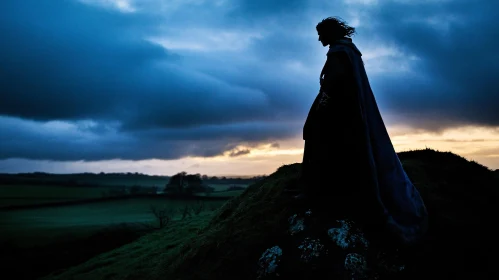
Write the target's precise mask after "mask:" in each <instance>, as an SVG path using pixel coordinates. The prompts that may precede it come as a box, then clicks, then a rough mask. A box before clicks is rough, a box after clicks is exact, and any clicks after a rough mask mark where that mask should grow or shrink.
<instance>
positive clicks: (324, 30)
mask: <svg viewBox="0 0 499 280" xmlns="http://www.w3.org/2000/svg"><path fill="white" fill-rule="evenodd" d="M315 28H316V29H317V32H318V33H319V34H324V35H326V34H327V35H329V36H332V37H333V38H334V39H338V38H342V37H351V36H352V35H353V34H354V33H355V28H354V27H351V26H349V25H348V24H347V23H346V22H345V21H344V20H342V19H340V18H339V17H328V18H325V19H323V20H322V21H321V22H319V23H318V24H317V26H316V27H315Z"/></svg>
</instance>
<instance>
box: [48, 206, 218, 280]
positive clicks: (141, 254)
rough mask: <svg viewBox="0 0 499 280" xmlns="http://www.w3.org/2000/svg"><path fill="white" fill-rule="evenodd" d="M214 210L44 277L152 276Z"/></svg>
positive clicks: (204, 222) (109, 277)
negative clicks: (163, 261)
mask: <svg viewBox="0 0 499 280" xmlns="http://www.w3.org/2000/svg"><path fill="white" fill-rule="evenodd" d="M212 217H213V213H204V214H201V215H199V216H196V217H193V218H190V219H186V220H182V221H175V222H173V223H172V224H171V225H170V226H168V227H167V228H164V229H162V230H160V231H157V232H154V233H151V234H148V235H146V236H143V237H141V238H140V239H138V240H136V241H135V242H133V243H130V244H127V245H124V246H122V247H120V248H118V249H115V250H112V251H110V252H106V253H103V254H100V255H99V256H97V257H94V258H92V259H91V260H89V261H87V262H84V263H83V264H81V265H78V266H76V267H74V268H70V269H67V270H61V271H58V272H57V273H53V274H51V275H48V276H46V277H44V278H42V279H45V280H48V279H52V280H57V279H61V280H62V279H64V280H66V279H74V280H79V279H117V278H119V279H149V277H150V275H151V272H153V271H155V269H156V268H157V266H158V265H160V264H161V263H162V260H165V259H171V258H172V257H175V256H176V255H177V254H178V253H179V252H180V249H181V248H182V245H183V244H185V243H188V242H190V241H191V240H193V239H195V238H196V237H197V234H198V232H199V230H201V229H203V228H204V227H205V226H206V225H208V223H209V221H210V220H211V218H212Z"/></svg>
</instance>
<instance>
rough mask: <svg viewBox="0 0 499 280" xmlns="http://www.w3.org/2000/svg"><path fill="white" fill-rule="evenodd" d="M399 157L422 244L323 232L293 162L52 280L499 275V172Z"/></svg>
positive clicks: (424, 155)
mask: <svg viewBox="0 0 499 280" xmlns="http://www.w3.org/2000/svg"><path fill="white" fill-rule="evenodd" d="M398 155H399V158H400V160H401V162H402V163H403V166H404V169H405V170H406V172H407V174H408V176H409V177H410V178H411V180H412V181H413V183H414V185H415V186H416V187H417V188H418V190H419V191H420V193H421V195H422V196H423V198H424V200H425V203H426V205H427V208H428V212H429V215H430V232H429V233H428V237H427V239H426V240H424V242H423V243H422V244H421V245H420V246H418V247H417V248H412V249H410V250H406V251H404V250H402V251H398V250H396V248H388V247H387V248H384V247H382V246H383V245H379V244H377V243H376V241H375V240H365V238H364V236H363V234H362V232H361V231H360V230H359V229H358V228H357V227H356V226H355V224H354V223H351V222H350V221H343V220H338V221H336V220H334V219H332V220H331V221H327V227H328V228H331V229H330V230H328V231H327V232H326V231H324V232H323V233H316V232H314V229H317V228H320V227H319V226H316V225H317V223H316V221H317V220H325V219H326V220H327V219H328V215H319V214H317V213H315V212H314V210H313V205H311V206H310V205H307V206H306V207H304V206H303V205H297V204H295V203H294V202H293V201H291V199H290V198H289V197H287V196H285V195H283V194H282V190H283V188H284V187H285V186H287V185H288V184H293V183H294V182H296V180H297V179H298V176H299V173H300V168H301V166H300V164H291V165H284V166H282V167H280V168H279V169H278V170H277V171H276V172H275V173H273V174H271V175H270V176H268V177H266V178H265V179H263V180H260V181H258V182H256V183H254V184H252V185H251V186H250V187H248V189H247V190H246V191H245V192H244V193H243V194H242V195H240V196H238V197H235V198H233V199H231V200H230V201H228V202H227V203H226V204H225V205H224V206H223V207H222V208H221V209H220V210H218V212H217V213H216V214H215V215H214V216H213V217H212V218H210V220H207V221H205V222H199V221H197V222H196V224H195V225H196V226H193V225H194V224H189V225H182V224H180V223H178V224H176V225H172V227H169V228H167V229H165V230H163V231H159V232H156V233H154V234H153V235H150V236H145V237H143V238H141V239H139V240H138V241H136V242H134V243H131V244H129V245H126V246H124V247H122V248H119V249H117V250H114V251H111V252H109V253H106V254H103V255H100V256H98V257H96V258H94V259H92V260H90V261H88V262H86V263H84V264H82V265H80V266H76V267H74V268H70V269H68V270H66V271H60V272H58V273H57V274H58V275H52V277H48V278H47V279H96V280H97V279H182V280H193V279H255V278H257V277H258V276H260V277H261V278H263V279H273V278H276V277H277V278H280V279H289V278H288V277H289V276H300V274H301V277H302V278H303V277H305V279H316V277H315V275H316V274H320V273H324V272H327V273H328V274H329V275H330V276H339V277H340V279H342V278H345V279H346V278H349V279H351V278H352V277H354V278H355V279H361V278H363V277H368V278H374V277H376V278H379V279H423V278H430V277H435V278H436V279H437V278H440V279H453V278H458V277H459V278H476V279H478V278H497V277H498V276H499V273H498V272H497V271H496V269H495V263H496V261H497V257H496V255H497V248H498V245H499V243H498V241H497V234H498V233H499V232H498V230H497V229H495V228H496V226H495V220H496V213H498V210H499V205H498V204H497V201H498V198H499V193H498V191H499V189H498V187H499V179H498V178H497V175H496V174H497V173H496V172H494V171H492V170H489V169H488V168H487V167H485V166H482V165H480V164H478V163H476V162H473V161H468V160H466V159H465V158H463V157H460V156H458V155H455V154H453V153H450V152H439V151H435V150H432V149H425V150H416V151H408V152H402V153H399V154H398ZM341 181H342V180H341V178H331V182H328V183H329V184H330V185H331V186H335V185H336V182H341ZM331 215H333V214H331ZM183 223H187V222H183ZM192 223H194V222H192ZM320 229H321V230H322V228H320ZM321 234H322V235H321ZM323 236H324V238H322V237H323ZM316 237H317V238H316ZM319 237H321V238H322V239H321V240H322V243H321V244H319V243H317V242H315V243H314V241H316V240H319ZM328 237H329V240H326V239H327V238H328ZM307 242H308V243H307ZM296 259H300V260H301V262H300V261H297V260H296ZM366 259H367V260H368V264H367V265H366ZM319 272H320V273H319ZM276 274H279V275H280V276H277V275H276ZM317 277H318V276H317Z"/></svg>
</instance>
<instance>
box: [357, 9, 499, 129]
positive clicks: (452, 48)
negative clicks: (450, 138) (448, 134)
mask: <svg viewBox="0 0 499 280" xmlns="http://www.w3.org/2000/svg"><path fill="white" fill-rule="evenodd" d="M382 3H383V4H381V5H380V6H377V7H375V8H373V9H372V11H371V12H370V13H369V18H368V19H366V22H369V24H366V25H367V27H369V29H364V30H365V31H367V30H370V31H371V32H373V33H379V35H378V36H381V37H383V38H384V40H385V41H389V42H392V43H393V44H394V45H396V46H398V47H399V48H401V49H402V50H403V51H404V52H405V53H407V54H410V55H415V56H416V57H417V58H418V59H419V60H418V61H417V63H415V64H414V65H415V67H414V68H415V69H414V71H415V73H414V74H410V75H404V76H401V75H393V76H385V77H383V76H380V77H377V79H378V81H377V82H376V84H377V85H379V86H378V87H377V90H378V94H382V95H383V97H382V100H383V102H384V103H385V104H384V105H385V106H386V109H387V110H389V111H391V112H393V113H395V114H397V116H399V117H400V118H401V119H402V120H403V122H406V123H409V124H413V125H414V126H415V127H418V128H423V129H427V130H433V131H440V130H442V129H445V128H449V127H453V126H460V125H463V124H466V125H484V126H491V127H493V126H498V125H499V110H497V108H499V79H497V75H498V73H499V55H498V54H497V49H498V48H499V18H498V17H497V13H496V11H497V10H498V9H499V2H497V1H428V2H423V4H420V5H416V4H412V3H413V2H406V3H396V2H395V3H393V2H390V3H386V2H382ZM418 3H419V2H418ZM365 33H367V32H365ZM375 94H376V93H375Z"/></svg>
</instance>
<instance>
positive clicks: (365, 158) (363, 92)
mask: <svg viewBox="0 0 499 280" xmlns="http://www.w3.org/2000/svg"><path fill="white" fill-rule="evenodd" d="M333 55H334V56H337V57H340V58H341V57H343V59H344V60H347V61H346V62H347V64H348V68H347V70H348V72H349V73H348V74H349V75H346V76H345V77H344V78H343V79H341V81H337V84H338V86H339V89H336V90H334V92H333V93H331V94H330V95H331V96H330V97H331V98H330V99H332V100H330V101H329V103H332V105H327V106H329V107H327V106H326V107H325V108H323V109H322V110H321V109H319V108H321V99H322V95H321V93H319V95H318V96H317V98H316V99H315V101H314V104H313V105H312V108H311V110H310V112H309V115H308V118H307V121H306V123H305V126H304V135H303V136H304V137H303V138H304V140H305V151H304V158H303V163H302V167H303V174H302V178H305V180H309V184H307V188H310V189H309V193H312V194H313V195H315V196H321V197H323V198H325V199H330V200H329V203H330V204H335V203H339V201H340V200H341V201H343V206H346V205H345V204H349V205H350V209H352V207H356V208H357V211H360V214H359V215H360V216H363V217H364V220H365V221H368V222H370V223H371V224H372V223H375V224H377V225H379V226H381V227H382V228H383V229H384V230H387V231H388V232H389V233H390V236H393V237H395V238H397V239H399V241H400V242H402V243H404V244H411V243H414V242H417V241H418V240H419V239H420V238H421V237H422V236H423V235H424V234H425V232H426V230H427V216H428V214H427V210H426V207H425V205H424V202H423V200H422V198H421V196H420V194H419V192H418V190H417V189H416V188H415V186H414V185H413V184H412V182H411V180H410V179H409V178H408V176H407V174H406V172H405V171H404V169H403V166H402V164H401V162H400V160H399V158H398V156H397V153H396V152H395V149H394V147H393V145H392V142H391V140H390V137H389V135H388V132H387V130H386V127H385V125H384V122H383V119H382V117H381V114H380V112H379V110H378V106H377V103H376V100H375V98H374V95H373V92H372V90H371V86H370V84H369V80H368V77H367V74H366V71H365V68H364V63H363V61H362V58H361V56H362V54H361V52H360V51H359V50H358V49H357V47H356V46H355V45H354V44H353V43H352V42H351V39H348V38H345V39H342V40H338V41H336V42H335V43H334V44H332V45H331V46H330V49H329V52H328V57H331V56H333ZM338 55H339V56H338ZM328 67H334V65H329V66H328V63H327V62H326V65H325V70H327V68H328ZM321 75H322V74H321ZM352 175H353V176H354V177H353V178H352ZM326 176H329V177H330V176H334V177H335V178H333V179H332V180H331V178H326ZM341 178H343V179H347V180H342V179H341ZM331 181H333V182H342V183H341V185H342V186H337V187H330V186H327V185H328V183H327V182H331ZM329 185H330V184H329ZM336 185H338V184H336ZM348 196H349V197H350V198H351V197H352V196H353V197H354V200H356V203H353V201H352V200H351V199H350V200H349V199H345V198H346V197H348ZM334 197H336V200H334V199H333V198H334ZM343 208H346V207H343Z"/></svg>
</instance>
